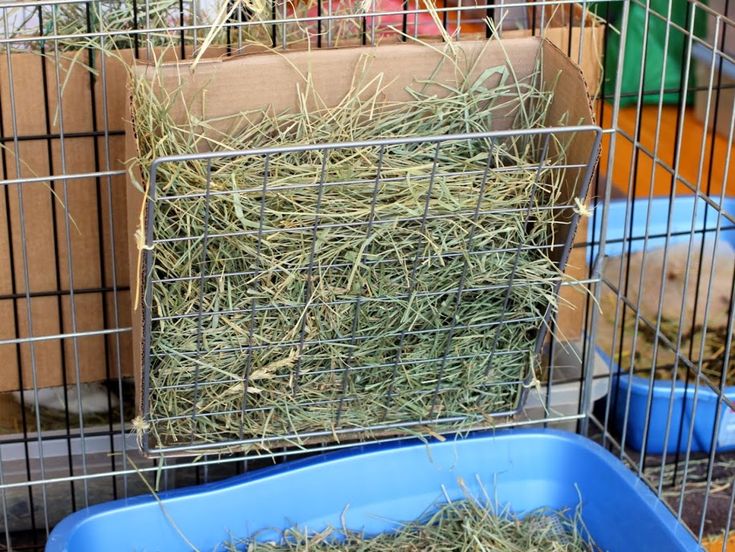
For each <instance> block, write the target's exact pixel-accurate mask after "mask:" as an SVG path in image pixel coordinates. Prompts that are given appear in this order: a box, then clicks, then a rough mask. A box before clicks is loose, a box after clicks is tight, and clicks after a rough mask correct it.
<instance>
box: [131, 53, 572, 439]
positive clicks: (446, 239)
mask: <svg viewBox="0 0 735 552" xmlns="http://www.w3.org/2000/svg"><path fill="white" fill-rule="evenodd" d="M445 56H446V58H447V59H446V60H445V62H446V61H447V60H448V62H449V63H452V64H454V65H455V67H456V68H457V70H458V71H467V74H469V71H468V68H467V67H464V66H463V65H462V62H460V61H459V60H457V59H454V58H453V57H452V54H451V53H447V54H445ZM464 61H466V60H464ZM489 74H500V75H501V76H503V78H502V79H501V81H500V83H499V84H498V85H497V86H494V87H487V86H484V85H483V84H484V83H483V82H477V81H474V80H473V81H470V80H469V79H468V78H467V79H465V81H463V82H462V81H461V82H460V84H459V85H458V86H457V87H456V88H452V89H451V90H449V93H448V94H447V95H446V97H438V96H437V95H436V94H433V93H431V89H432V87H434V86H438V85H439V83H434V82H423V83H417V84H416V85H415V86H414V88H413V89H412V90H411V93H412V97H413V100H412V101H409V102H402V103H390V102H385V101H383V100H381V99H380V98H381V90H382V87H384V86H386V84H385V83H381V82H378V83H377V87H376V83H375V82H370V83H368V82H363V80H364V79H362V76H361V75H360V74H356V75H355V84H354V86H353V87H352V89H351V92H350V93H349V94H347V96H345V97H344V99H343V100H342V101H341V102H340V104H339V105H337V106H333V107H332V106H330V107H328V106H326V105H324V102H323V101H322V100H321V98H319V97H317V96H316V94H315V92H314V87H313V86H309V83H308V79H309V78H310V77H309V76H308V75H306V76H305V78H306V79H307V82H306V83H305V85H304V86H303V87H301V86H300V90H301V91H302V102H301V105H300V108H299V109H298V110H297V111H296V112H291V113H273V112H272V111H270V110H268V109H265V110H263V111H259V112H254V113H241V114H238V115H236V116H233V117H231V118H229V119H228V120H227V121H222V120H218V121H208V120H199V119H197V120H189V121H186V122H184V123H180V122H176V121H175V120H173V118H172V117H171V116H170V114H169V105H168V104H167V102H168V101H169V100H168V99H169V98H173V97H175V96H176V91H167V93H166V95H165V97H161V96H156V94H154V93H153V91H152V90H151V85H150V84H149V83H145V82H143V81H138V82H137V83H136V87H135V90H134V103H135V112H136V124H137V135H138V139H139V143H138V146H139V150H140V159H139V161H140V164H141V166H142V167H143V173H144V174H145V171H146V167H148V166H150V163H151V162H152V161H153V160H154V159H155V158H157V157H161V156H165V155H171V154H181V153H187V152H196V151H202V150H204V151H212V150H214V151H217V150H220V151H226V150H242V149H247V148H258V147H277V146H295V145H298V144H308V143H334V142H346V141H362V140H372V139H378V138H388V139H389V138H397V137H405V136H422V135H449V134H458V133H465V132H481V131H485V130H488V129H489V128H492V126H493V121H494V119H495V118H496V117H498V116H500V115H499V114H501V113H502V114H503V116H505V117H516V118H517V119H518V123H517V124H518V127H519V128H521V127H522V128H542V127H544V126H545V125H546V124H547V121H546V110H547V109H548V105H549V103H550V101H551V97H552V95H553V93H552V92H551V91H548V90H541V89H540V87H539V82H540V71H539V70H538V69H537V71H536V72H535V73H534V74H532V75H531V76H529V77H527V78H524V79H520V80H518V81H517V82H511V80H512V79H510V78H508V75H509V71H508V69H507V67H505V66H501V67H497V68H492V69H489V70H488V71H486V72H485V73H483V77H481V78H482V79H486V78H487V76H486V75H489ZM442 86H446V85H442ZM371 87H372V89H376V88H377V89H376V91H375V93H374V94H373V95H371V96H370V97H365V93H364V91H365V90H369V89H371ZM521 105H522V106H523V108H522V109H521ZM223 129H224V130H223ZM552 140H554V141H555V143H554V147H553V148H551V149H550V153H549V158H548V159H546V160H545V164H544V169H543V170H541V171H539V170H538V162H539V156H540V151H539V146H538V140H537V139H533V138H527V137H522V136H517V137H513V138H509V139H507V140H501V141H498V142H495V143H489V142H488V141H487V140H485V141H472V140H458V141H454V142H450V143H447V144H445V145H443V146H442V148H441V151H440V154H437V148H436V145H435V144H433V143H428V142H427V143H421V142H419V143H416V144H412V145H410V146H407V145H405V144H403V145H397V146H395V147H391V146H387V147H386V148H385V149H384V150H383V151H382V152H381V151H380V148H377V147H372V148H337V149H333V150H330V151H329V153H328V156H327V157H325V153H324V152H323V151H292V152H288V153H284V154H279V155H273V156H271V157H270V159H269V164H268V167H267V173H266V167H265V165H264V163H265V161H264V159H263V157H262V156H261V157H247V156H245V157H224V158H222V159H220V160H214V161H213V162H212V165H211V171H210V172H209V174H210V176H211V178H210V185H209V186H210V188H209V189H210V194H209V196H208V198H206V199H205V194H204V191H203V190H204V188H205V185H206V181H207V174H208V172H207V171H208V170H207V166H206V163H203V162H199V161H196V160H191V161H187V162H185V163H175V164H174V163H170V164H163V165H161V166H159V169H158V180H157V195H158V199H157V201H156V203H155V207H154V208H155V224H154V237H155V239H156V240H158V242H157V244H156V246H155V251H154V252H153V259H154V261H153V266H152V267H151V272H150V275H151V276H150V277H151V278H152V280H153V282H154V283H153V284H152V286H153V288H152V297H153V303H152V304H151V305H150V307H151V312H152V316H154V317H155V319H154V321H153V322H152V330H151V347H152V351H153V354H152V360H151V366H150V374H149V377H150V397H149V404H150V407H149V416H148V421H149V422H150V429H151V435H152V437H153V442H154V443H159V444H176V443H181V442H182V440H189V439H192V440H193V441H194V442H198V443H227V442H229V441H233V440H238V439H240V440H242V439H251V440H259V439H260V442H259V443H258V446H260V447H262V448H265V449H267V448H269V447H272V446H276V443H277V442H278V439H281V440H280V443H281V444H283V442H284V441H285V442H287V443H291V444H296V445H303V444H305V443H306V441H305V440H302V439H301V438H300V437H299V436H300V435H302V434H307V433H309V434H314V433H315V432H316V433H321V434H323V435H325V437H324V438H327V437H326V436H329V435H331V436H333V438H334V439H335V440H339V439H341V438H342V439H344V438H345V437H340V435H344V432H348V431H354V432H360V433H361V435H363V436H365V437H368V436H370V435H375V433H372V432H371V430H369V428H370V427H371V426H375V425H376V424H378V425H381V424H382V425H384V424H393V426H395V427H396V428H397V429H395V430H392V433H396V432H399V433H400V431H401V430H400V429H398V428H399V427H400V426H403V425H404V424H407V425H405V428H406V431H409V432H410V431H414V430H415V427H416V426H413V425H412V424H421V425H430V424H431V423H432V422H434V421H436V420H439V419H444V418H446V419H450V418H454V419H455V422H453V424H454V425H453V426H452V427H454V428H457V429H462V428H467V427H470V426H477V425H478V424H484V425H487V424H488V423H489V421H490V416H491V415H492V414H495V413H499V412H504V411H512V410H513V409H514V408H516V406H517V404H518V401H519V398H520V393H521V390H522V383H523V381H524V378H525V377H526V376H527V374H528V370H529V368H530V367H529V366H528V364H529V358H531V357H532V355H531V354H529V353H531V352H532V351H533V350H534V345H535V340H536V336H537V332H538V330H539V327H540V326H541V325H542V324H543V323H544V322H543V317H544V314H545V312H546V310H547V307H549V306H550V305H551V306H552V308H553V306H554V305H556V301H557V297H556V294H555V289H556V283H557V282H558V281H559V279H560V278H561V274H560V272H559V270H558V267H557V266H556V264H555V263H554V262H553V261H552V260H551V259H550V258H549V257H548V253H549V247H550V245H551V243H552V240H553V237H552V227H553V225H554V223H555V218H554V217H555V211H554V209H553V207H554V206H555V205H556V204H557V202H558V198H559V194H560V191H561V188H562V186H561V182H562V179H563V178H564V171H563V170H561V169H556V168H555V166H556V165H563V164H564V159H565V150H564V148H565V145H564V144H563V143H561V142H559V141H558V140H557V139H556V137H553V136H552ZM551 152H553V153H551ZM378 165H380V178H379V179H377V180H376V167H378ZM264 174H267V190H266V192H265V193H263V192H262V190H263V186H264V184H263V181H264ZM432 174H440V175H442V176H441V177H437V178H432V177H431V175H432ZM320 181H322V182H326V184H325V185H324V186H319V185H318V184H319V182H320ZM173 196H175V197H176V198H178V199H171V200H168V199H166V198H167V197H173ZM532 196H533V197H534V198H535V202H534V203H533V205H535V207H534V208H533V210H532V213H531V217H532V221H533V223H529V218H528V206H529V202H530V201H531V197H532ZM480 198H481V199H480ZM478 200H479V204H478ZM205 201H207V202H208V206H207V209H208V210H209V216H208V221H209V225H208V227H207V228H206V231H207V232H208V234H209V235H210V236H214V235H218V234H223V235H227V236H229V237H227V238H212V239H209V240H207V251H206V254H205V255H204V257H203V255H202V247H203V246H202V243H203V240H202V236H203V235H204V232H205V226H206V225H205V217H204V216H203V213H204V206H205ZM478 205H479V209H478V208H477V207H478ZM423 212H428V213H431V217H430V218H428V219H426V220H424V221H423V224H422V218H423V217H422V213H423ZM315 221H318V224H317V225H316V226H315ZM371 221H372V222H371ZM368 227H369V228H370V230H368ZM259 228H260V231H259ZM181 237H187V239H180V238H181ZM189 238H190V239H189ZM203 258H205V259H206V260H205V261H202V259H203ZM203 268H204V271H205V274H204V279H203V280H202V278H201V272H202V269H203ZM463 273H464V290H463V291H462V292H461V293H458V291H457V290H458V287H457V286H458V282H459V281H460V280H461V279H462V278H463V276H462V275H463ZM511 275H513V286H512V287H511V288H510V289H509V290H507V283H508V282H509V280H510V278H511ZM201 282H203V285H204V288H203V289H202V288H200V283H201ZM506 291H507V294H506ZM458 297H459V300H458ZM358 298H359V300H358ZM358 303H359V307H358V306H357V305H358ZM199 312H202V313H204V314H203V315H202V316H199V315H198V313H199ZM451 327H453V330H452V331H451V332H450V331H448V329H449V328H451ZM199 328H201V331H199ZM491 353H492V354H491ZM490 366H491V368H492V369H489V367H490ZM457 419H461V420H464V421H461V422H457V421H456V420H457ZM411 427H413V428H414V429H413V430H412V429H411Z"/></svg>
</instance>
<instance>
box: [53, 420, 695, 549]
mask: <svg viewBox="0 0 735 552" xmlns="http://www.w3.org/2000/svg"><path fill="white" fill-rule="evenodd" d="M460 479H461V480H462V481H463V482H464V486H465V488H464V490H463V489H462V486H461V484H460V482H459V481H460ZM478 479H479V480H480V482H481V483H482V486H484V487H485V490H486V491H487V492H488V494H489V496H491V497H493V500H496V501H497V503H498V504H499V505H507V506H509V507H510V508H511V510H512V511H514V512H515V513H518V514H522V513H523V512H528V511H530V510H533V509H536V508H539V507H543V506H547V507H550V508H553V509H562V508H569V509H574V508H575V507H577V505H578V504H579V502H580V497H581V502H582V506H581V508H582V518H583V521H584V523H585V524H586V527H587V529H588V530H589V532H590V534H591V535H592V538H593V539H594V540H595V542H596V543H597V544H598V545H599V546H600V547H601V548H602V549H603V550H606V551H609V552H616V551H625V552H636V551H646V552H650V551H653V550H661V551H663V550H665V551H667V552H675V551H684V550H700V548H699V547H698V546H697V544H696V541H695V540H694V538H693V537H692V536H691V534H690V533H689V532H688V531H687V530H686V529H685V528H684V526H682V525H680V524H679V523H677V521H676V519H675V518H674V516H673V515H672V514H671V512H670V511H669V510H668V508H667V507H666V506H665V505H664V504H663V503H662V502H661V501H659V500H658V498H656V496H655V495H654V494H653V492H652V491H651V490H650V489H649V488H648V487H647V486H646V484H645V483H644V482H643V481H641V480H639V479H638V478H636V477H635V475H634V474H633V473H632V472H630V471H629V470H628V469H627V468H626V467H625V466H624V465H623V464H622V463H621V462H619V461H618V460H617V459H616V458H615V457H613V456H612V455H611V454H610V453H609V452H607V451H605V450H604V449H603V448H602V447H600V446H599V445H596V444H595V443H593V442H591V441H589V440H588V439H585V438H583V437H580V436H578V435H574V434H571V433H564V432H561V431H555V430H533V431H524V430H516V431H506V432H497V433H496V434H488V433H485V434H478V435H475V436H472V437H469V438H465V439H457V440H447V441H444V442H438V441H434V442H430V443H428V444H427V443H422V442H420V441H417V440H410V441H402V442H398V443H394V444H391V445H373V446H365V447H360V448H359V449H358V450H357V451H356V452H352V451H351V452H337V453H329V454H324V455H320V456H316V457H312V458H308V459H305V460H299V461H294V462H290V463H286V464H281V465H279V466H274V467H272V468H265V469H262V470H258V471H255V472H252V473H250V474H246V475H243V476H238V477H235V478H232V479H230V480H227V481H224V482H221V483H214V484H209V485H203V486H199V487H195V488H192V489H186V490H181V491H174V492H169V493H164V494H161V496H160V504H159V503H157V502H156V500H155V499H154V498H153V497H150V496H145V497H138V498H134V499H128V500H118V501H115V502H111V503H108V504H102V505H99V506H93V507H91V508H88V509H86V510H82V511H80V512H77V513H75V514H72V515H71V516H69V517H68V518H66V519H65V520H64V521H62V522H61V523H60V524H59V525H58V526H57V527H56V528H55V529H54V531H53V532H52V533H51V536H50V538H49V541H48V544H47V546H46V551H47V552H58V551H62V550H64V551H88V550H104V551H105V552H115V551H121V552H122V551H124V552H131V551H136V552H144V551H145V552H152V551H167V552H168V551H177V550H190V548H189V547H188V546H187V544H186V543H185V542H184V540H183V539H182V537H181V535H180V534H179V533H178V532H177V531H176V529H175V528H174V527H173V526H172V524H171V522H170V520H173V521H174V522H175V523H176V526H177V527H178V529H179V530H180V531H181V533H182V534H184V535H186V537H187V539H189V541H190V542H191V543H192V544H193V545H195V546H196V547H197V548H198V549H199V550H202V551H203V550H207V551H210V550H221V549H222V548H221V546H220V545H221V543H223V541H227V540H229V539H232V538H233V537H237V538H250V537H252V536H254V535H258V538H263V539H266V540H268V539H273V538H275V537H276V536H277V535H278V533H277V531H278V530H283V529H286V528H290V527H294V526H298V527H300V528H301V529H302V530H304V528H308V530H309V531H318V530H320V529H325V528H328V527H342V523H343V518H344V522H345V524H346V526H347V527H348V528H350V529H353V530H364V531H365V532H366V534H368V535H374V534H376V533H379V532H384V531H390V530H395V529H396V528H397V527H398V525H397V523H396V522H400V521H408V520H413V519H416V518H418V517H420V516H421V515H422V514H424V513H425V512H426V510H427V508H429V507H431V506H432V505H436V504H437V503H438V501H440V500H442V497H443V496H444V492H443V491H442V488H443V489H444V491H445V492H446V495H447V496H448V497H449V498H450V499H451V500H455V499H461V498H463V497H465V496H467V492H468V491H469V492H470V493H473V494H474V493H476V494H477V496H482V495H481V494H480V493H481V492H482V488H481V486H480V483H478ZM163 510H165V512H166V514H167V515H168V516H169V519H167V518H166V515H164V513H163Z"/></svg>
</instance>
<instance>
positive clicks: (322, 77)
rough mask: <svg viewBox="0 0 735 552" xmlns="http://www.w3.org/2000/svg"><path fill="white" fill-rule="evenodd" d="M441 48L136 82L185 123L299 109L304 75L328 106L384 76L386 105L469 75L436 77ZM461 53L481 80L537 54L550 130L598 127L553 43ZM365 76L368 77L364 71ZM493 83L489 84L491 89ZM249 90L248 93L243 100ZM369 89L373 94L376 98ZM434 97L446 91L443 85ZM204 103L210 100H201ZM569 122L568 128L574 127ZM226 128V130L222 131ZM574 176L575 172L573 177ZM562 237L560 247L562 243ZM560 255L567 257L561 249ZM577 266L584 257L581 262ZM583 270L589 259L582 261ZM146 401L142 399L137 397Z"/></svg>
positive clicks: (304, 57) (242, 63)
mask: <svg viewBox="0 0 735 552" xmlns="http://www.w3.org/2000/svg"><path fill="white" fill-rule="evenodd" d="M446 47H448V46H447V45H441V46H437V48H436V49H432V48H429V47H427V46H424V45H419V44H399V45H385V46H381V47H379V48H347V49H339V50H319V51H316V52H287V53H284V54H280V55H273V54H253V55H247V56H242V57H238V58H234V59H227V60H214V61H206V62H202V63H200V64H199V66H198V67H197V68H196V71H193V72H192V71H191V70H190V68H189V67H188V66H187V64H186V63H181V64H170V65H166V66H163V67H162V68H158V69H155V68H153V67H151V66H147V65H142V64H141V65H138V66H137V67H136V74H137V75H138V78H146V79H149V80H150V81H151V82H153V84H154V88H156V87H159V88H158V89H159V90H160V89H161V88H163V89H164V90H166V91H168V92H169V93H170V92H171V91H173V90H176V91H177V97H178V98H179V102H178V103H177V105H175V106H174V108H173V109H172V113H173V114H174V117H175V118H178V119H179V120H182V119H183V117H184V116H185V113H186V112H188V113H192V114H193V115H194V116H203V117H227V116H229V115H233V114H236V113H239V112H241V111H247V110H256V109H263V108H266V107H268V108H270V109H272V110H273V111H275V112H283V111H286V110H292V109H294V108H295V106H296V105H298V104H297V83H298V84H299V85H300V86H303V83H304V75H307V74H309V75H310V76H311V84H312V86H314V88H315V90H316V92H317V93H318V94H319V95H320V97H321V98H322V99H323V101H324V102H325V104H326V105H335V104H337V102H339V101H340V100H341V99H342V97H343V96H344V95H345V93H346V92H347V90H349V88H350V86H351V85H352V82H353V79H354V75H355V74H356V73H357V71H360V72H362V71H363V67H365V68H366V69H365V70H366V73H367V76H366V80H370V79H371V78H373V77H375V76H376V75H378V74H379V73H382V74H383V82H387V83H390V84H389V85H388V86H386V88H385V89H384V91H383V95H384V97H385V99H386V100H392V101H401V100H407V99H408V94H407V93H406V91H405V88H406V86H408V85H410V84H411V83H412V82H413V81H414V79H422V78H426V77H428V76H429V75H432V78H433V79H435V80H443V81H445V82H447V83H450V84H452V83H456V82H457V81H458V80H459V79H463V78H464V77H462V76H458V74H457V72H456V70H455V68H454V67H451V66H450V64H448V63H447V64H444V65H442V66H441V68H440V69H438V70H437V71H436V72H435V69H436V67H437V64H438V62H439V60H440V59H441V53H440V52H439V51H438V50H439V49H440V48H446ZM455 47H456V48H458V49H459V50H460V52H461V53H462V55H464V56H465V57H466V58H467V59H470V60H478V63H477V64H475V65H474V74H473V75H470V78H472V76H479V75H480V74H481V73H482V71H484V69H486V68H487V67H494V66H497V65H500V64H502V63H504V62H505V61H506V55H507V56H509V58H510V60H511V63H512V65H513V68H514V72H515V74H516V75H517V78H519V79H522V78H524V77H526V76H528V75H529V74H531V73H532V72H533V70H534V69H535V67H536V64H537V61H538V60H539V56H542V58H541V59H542V61H543V67H544V70H543V76H544V80H545V82H546V85H551V84H555V85H556V96H555V97H556V105H555V106H554V107H553V108H552V110H551V113H550V118H549V125H550V126H551V125H555V124H557V125H564V124H569V123H571V122H574V123H576V124H592V122H593V116H592V113H591V110H590V101H589V97H588V94H587V89H586V87H585V83H584V79H583V76H582V71H581V69H580V68H579V67H578V66H577V65H575V64H574V63H572V61H571V60H570V59H569V58H568V57H567V56H566V55H565V54H563V53H562V52H561V51H560V50H559V49H558V48H556V47H555V46H553V45H552V44H551V43H549V42H546V41H542V40H540V39H538V38H523V39H504V40H503V42H502V44H500V43H498V42H497V41H493V42H489V43H488V42H486V41H474V42H461V43H455ZM360 74H362V73H360ZM493 84H494V83H492V82H488V83H487V85H488V86H493ZM242 90H247V91H248V93H247V94H242V93H241V92H242ZM370 92H371V91H369V92H368V93H370ZM435 93H436V94H438V95H439V94H443V93H445V92H444V91H443V89H441V88H439V87H437V88H436V90H435ZM203 98H206V101H204V100H203ZM134 115H135V114H134V113H131V114H130V115H129V117H128V121H131V126H130V127H128V129H127V133H126V140H127V152H128V154H127V157H128V158H133V157H134V153H135V140H134ZM567 121H568V122H569V123H568V122H567ZM495 122H496V126H495V127H494V129H495V130H503V129H507V128H509V126H510V120H509V119H505V120H504V119H498V120H496V121H495ZM223 128H226V127H224V126H223ZM591 148H592V140H590V137H589V135H587V136H584V137H577V138H575V139H574V140H573V143H572V146H571V148H570V150H569V157H568V158H569V161H570V162H571V163H583V162H586V161H587V160H588V159H589V157H590V153H591ZM132 170H133V173H134V174H135V175H136V180H137V181H138V182H144V178H143V175H141V174H140V173H136V172H135V171H136V167H134V166H133V167H132ZM572 172H573V171H572ZM577 182H578V179H576V178H574V175H572V177H571V178H569V179H568V180H567V182H566V184H565V189H564V190H563V193H562V201H571V199H572V197H574V196H575V192H576V186H577ZM142 201H143V197H142V194H141V193H140V192H139V191H137V190H136V189H135V187H134V186H132V185H129V186H128V239H129V244H130V255H131V258H130V269H131V275H130V281H131V285H132V287H133V291H132V293H135V283H136V282H137V281H138V280H139V278H140V276H141V273H140V272H139V271H138V264H137V263H138V249H137V246H136V240H135V237H134V232H135V230H136V229H137V228H138V227H139V224H140V212H141V206H142ZM573 216H574V214H573V213H572V212H568V213H564V214H563V217H562V222H569V221H571V220H572V218H573ZM562 237H564V238H566V236H559V242H561V241H562ZM557 249H558V252H557V253H556V255H557V256H558V257H560V256H561V249H562V248H561V247H559V248H557ZM575 262H579V259H575ZM582 265H583V261H582ZM133 302H134V303H137V305H134V308H135V310H134V311H133V313H132V328H133V333H132V342H133V347H134V353H133V361H134V373H135V377H136V383H137V388H138V393H139V394H140V392H141V388H142V386H141V385H140V384H141V374H142V362H141V361H142V325H143V309H142V308H141V304H140V298H139V297H138V298H135V296H134V299H133ZM139 398H140V395H139Z"/></svg>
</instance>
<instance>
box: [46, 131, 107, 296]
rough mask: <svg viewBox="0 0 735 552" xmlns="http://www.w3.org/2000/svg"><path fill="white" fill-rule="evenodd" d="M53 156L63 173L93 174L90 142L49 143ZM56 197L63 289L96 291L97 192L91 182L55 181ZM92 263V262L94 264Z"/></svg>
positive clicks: (97, 242)
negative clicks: (57, 202) (62, 147)
mask: <svg viewBox="0 0 735 552" xmlns="http://www.w3.org/2000/svg"><path fill="white" fill-rule="evenodd" d="M53 149H54V154H55V156H56V157H57V158H58V159H63V161H64V172H65V173H67V174H82V173H88V172H93V171H94V170H95V166H94V142H93V139H92V138H83V139H76V140H69V141H67V142H66V143H65V145H64V151H63V157H62V150H61V146H60V142H58V141H56V142H54V143H53ZM55 190H56V193H57V194H58V195H59V200H60V202H61V205H63V208H61V209H58V210H57V217H56V234H57V236H58V237H59V242H60V244H59V257H58V265H59V272H60V281H61V286H62V288H63V289H69V288H71V287H72V286H71V283H72V280H73V284H74V288H75V289H88V288H99V287H100V285H101V284H102V281H101V280H102V279H101V274H100V262H99V258H100V241H99V220H98V219H99V215H98V206H97V199H98V190H97V186H96V182H95V179H94V178H74V179H69V180H59V181H57V182H56V184H55ZM95 261H96V262H95Z"/></svg>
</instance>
